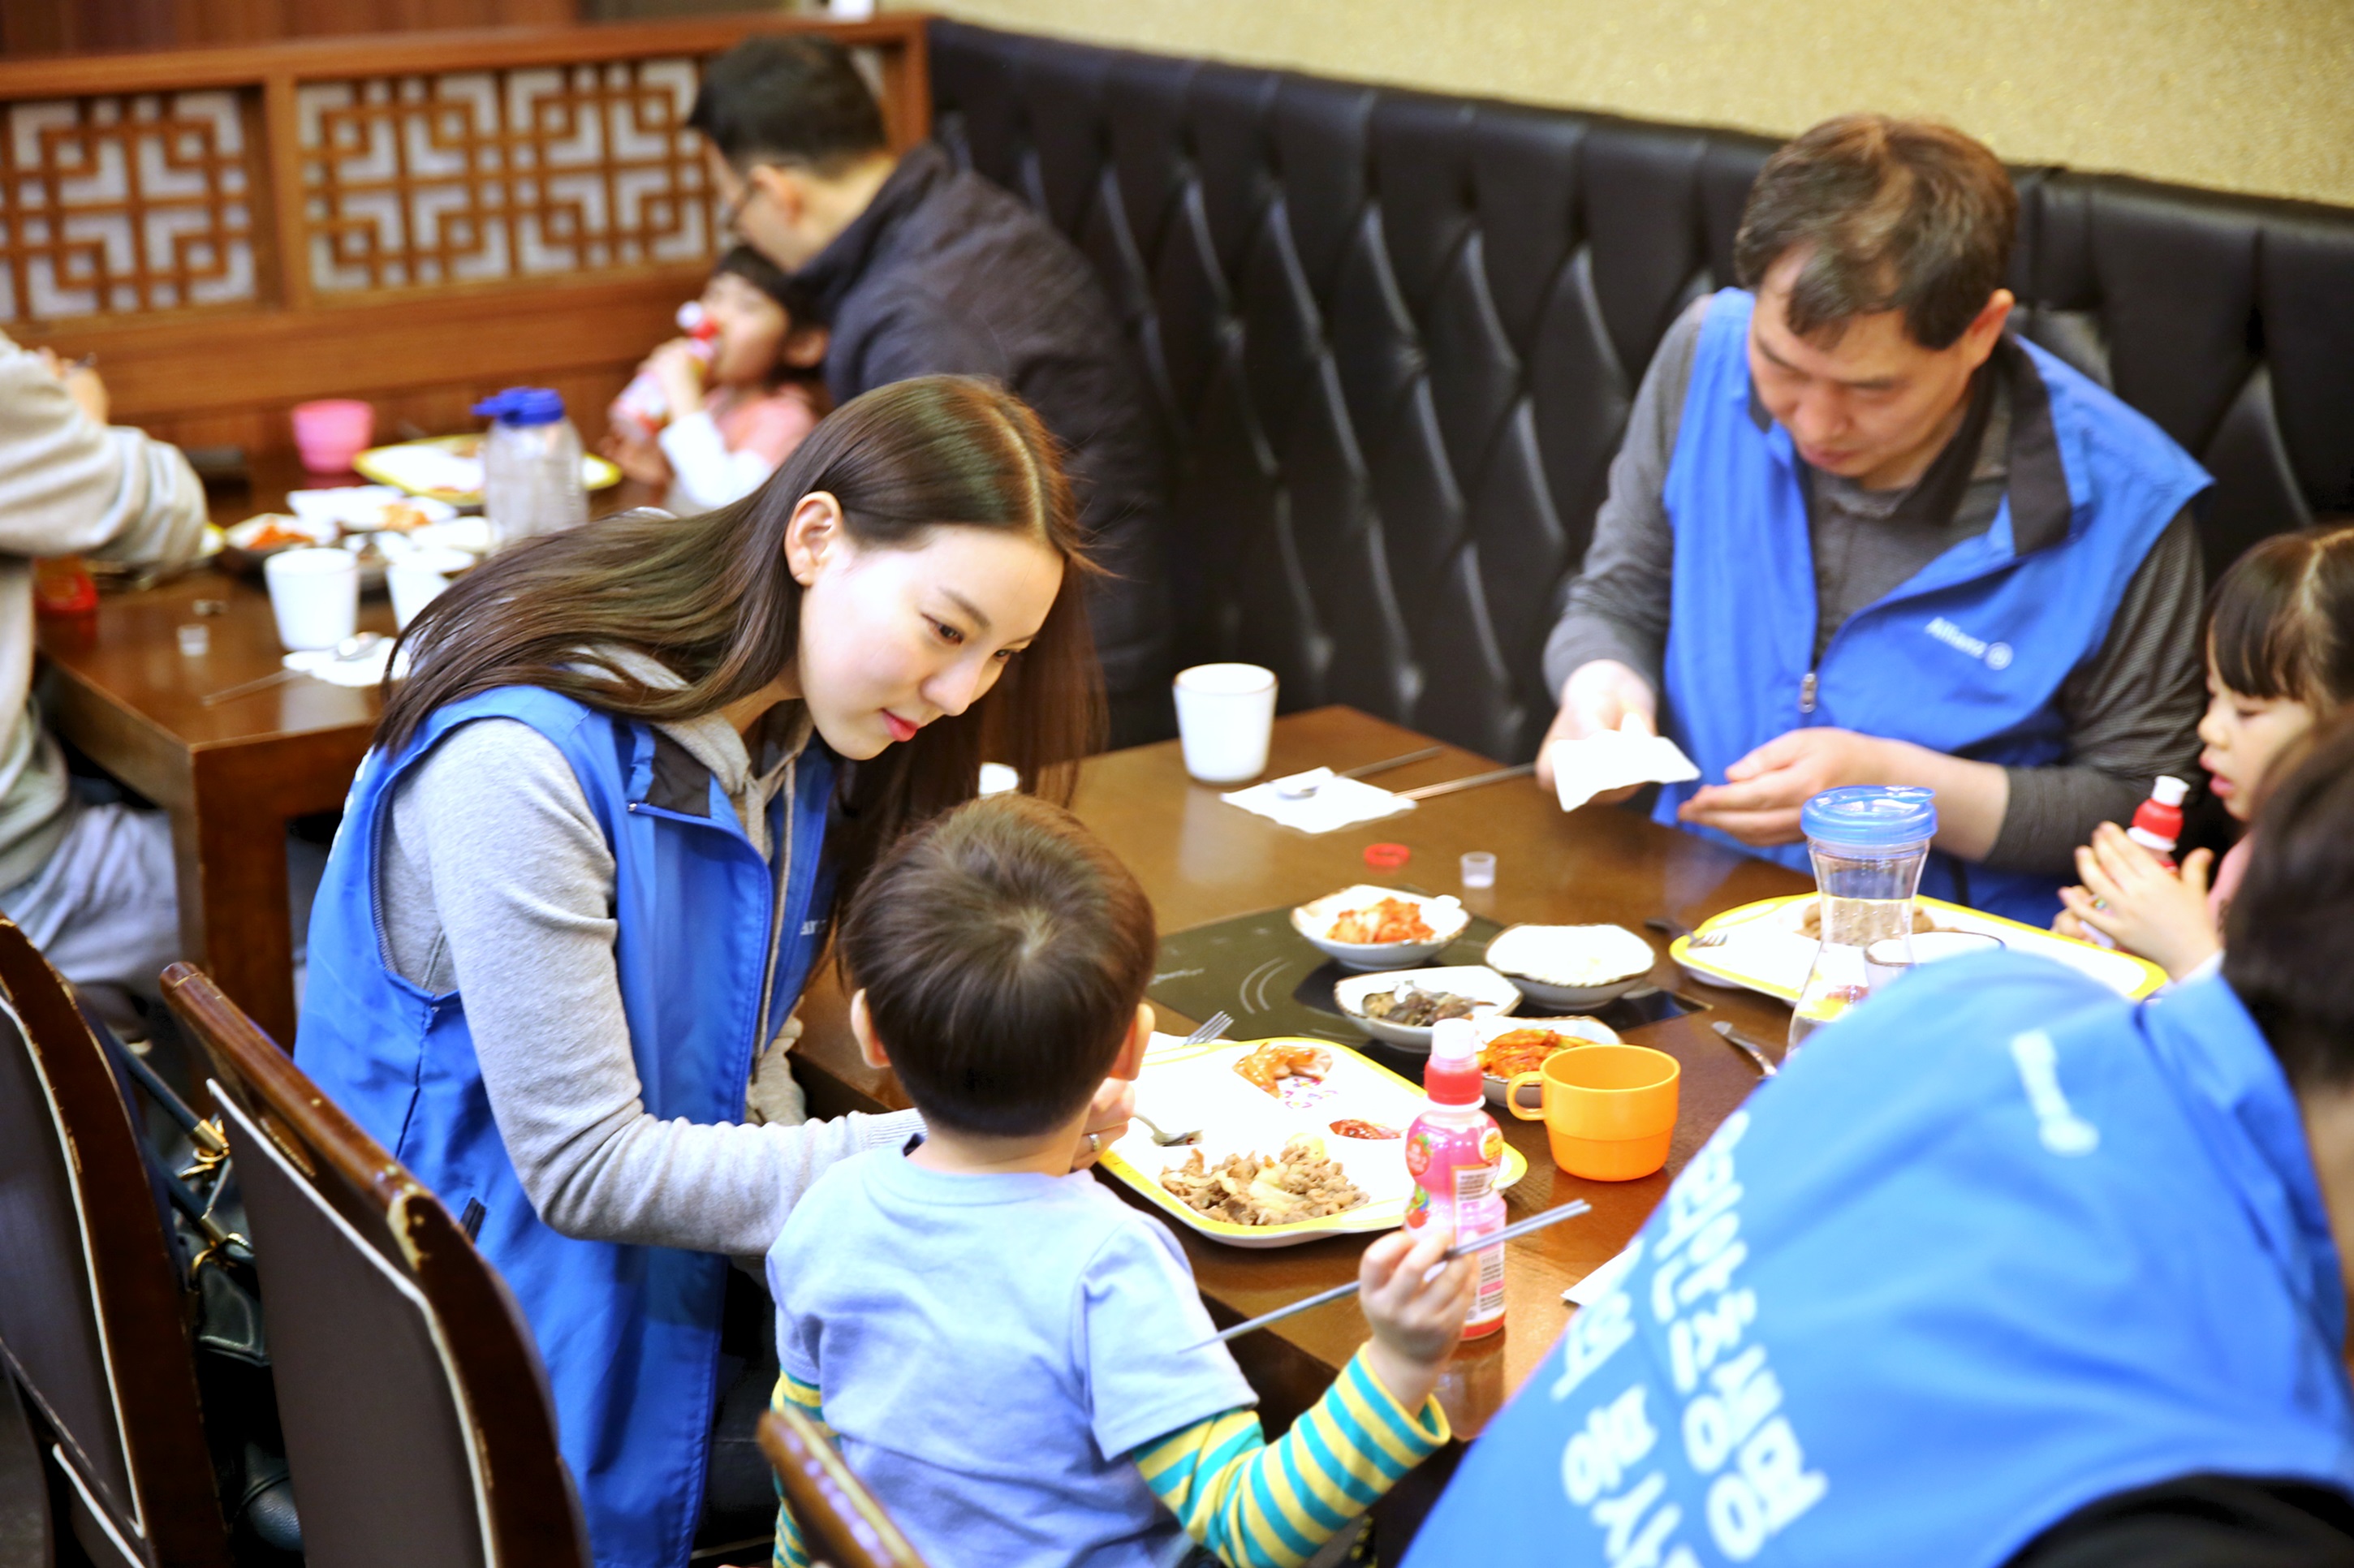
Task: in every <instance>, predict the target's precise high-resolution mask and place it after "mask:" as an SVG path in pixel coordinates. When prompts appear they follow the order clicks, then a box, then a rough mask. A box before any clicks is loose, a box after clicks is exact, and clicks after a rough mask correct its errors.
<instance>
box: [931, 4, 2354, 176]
mask: <svg viewBox="0 0 2354 1568" xmlns="http://www.w3.org/2000/svg"><path fill="white" fill-rule="evenodd" d="M928 8H929V9H933V10H938V11H944V12H948V13H950V14H953V15H956V16H963V17H965V18H968V19H970V20H972V21H976V22H983V23H988V24H991V25H993V26H1004V27H1012V28H1016V29H1019V30H1022V31H1025V32H1039V33H1056V34H1062V35H1065V36H1067V37H1079V38H1087V39H1090V40H1094V41H1097V42H1102V43H1113V44H1122V45H1127V46H1130V47H1133V48H1143V49H1153V50H1158V51H1161V52H1164V53H1179V54H1198V55H1209V56H1214V57H1217V58H1225V59H1232V60H1239V61H1245V62H1248V63H1252V64H1259V65H1276V66H1286V67H1291V68H1296V69H1301V70H1310V71H1315V72H1319V73H1320V74H1323V75H1328V76H1340V77H1349V78H1353V79H1363V80H1374V81H1394V82H1402V83H1407V84H1411V85H1414V86H1417V87H1426V88H1430V89H1433V90H1440V91H1452V92H1464V93H1476V94H1480V95H1485V96H1491V97H1500V98H1512V99H1520V100H1523V101H1533V102H1543V103H1558V104H1564V105H1567V106H1572V107H1577V108H1586V109H1600V110H1608V111H1615V112H1617V113H1623V114H1631V115H1638V116H1642V117H1644V118H1647V119H1655V120H1675V121H1685V122H1694V123H1704V124H1715V125H1734V126H1740V127H1742V128H1744V129H1748V130H1753V131H1762V132H1768V133H1774V134H1787V133H1788V132H1794V131H1797V130H1799V129H1802V128H1804V127H1805V126H1808V125H1810V124H1812V123H1814V122H1816V121H1818V120H1820V119H1822V118H1824V117H1825V116H1827V115H1830V114H1834V113H1838V112H1840V111H1844V110H1850V109H1865V108H1869V109H1880V110H1885V111H1890V112H1893V113H1903V114H1920V115H1928V116H1933V117H1935V118H1937V119H1941V120H1945V121H1948V122H1952V123H1953V124H1956V125H1958V126H1960V127H1961V128H1962V129H1963V130H1965V131H1967V132H1971V133H1972V134H1973V135H1976V136H1978V137H1979V138H1981V139H1983V140H1984V141H1986V142H1987V143H1989V144H1990V145H1992V146H1993V147H1994V149H1995V150H1996V151H1997V152H1998V153H1999V154H2001V155H2002V156H2003V157H2005V158H2007V159H2009V160H2011V161H2013V162H2015V163H2058V164H2070V165H2072V166H2073V167H2076V168H2080V169H2105V170H2119V171H2123V172H2126V173H2128V174H2136V175H2147V176H2148V177H2150V178H2152V179H2161V180H2173V181H2178V182H2180V183H2182V184H2186V185H2206V186H2209V187H2211V188H2215V189H2221V190H2239V191H2254V192H2261V193H2264V194H2266V195H2273V196H2303V197H2306V198H2308V199H2311V200H2317V201H2329V202H2338V203H2343V204H2347V205H2354V0H1437V3H1435V4H1434V3H1432V0H928Z"/></svg>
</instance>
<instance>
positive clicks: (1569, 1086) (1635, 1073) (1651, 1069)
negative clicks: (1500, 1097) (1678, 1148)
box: [1504, 1045, 1683, 1181]
mask: <svg viewBox="0 0 2354 1568" xmlns="http://www.w3.org/2000/svg"><path fill="white" fill-rule="evenodd" d="M1682 1077H1683V1067H1682V1065H1681V1064H1680V1063H1678V1062H1677V1060H1676V1059H1675V1058H1674V1057H1673V1056H1670V1055H1669V1054H1667V1053H1666V1052H1664V1051H1653V1050H1651V1049H1649V1047H1647V1046H1642V1045H1580V1046H1578V1047H1577V1048H1576V1049H1575V1050H1574V1051H1556V1052H1554V1053H1553V1054H1552V1055H1550V1056H1548V1057H1546V1058H1545V1062H1544V1065H1543V1067H1541V1068H1539V1069H1538V1070H1537V1071H1535V1072H1533V1073H1522V1074H1521V1075H1519V1076H1517V1077H1515V1078H1513V1079H1512V1081H1511V1083H1510V1084H1509V1085H1507V1086H1505V1089H1504V1104H1505V1106H1506V1107H1507V1108H1509V1109H1510V1110H1511V1113H1512V1114H1513V1115H1514V1116H1516V1117H1518V1118H1521V1119H1522V1121H1543V1123H1544V1124H1545V1140H1546V1141H1547V1142H1548V1143H1550V1144H1552V1145H1553V1163H1554V1164H1556V1165H1558V1166H1560V1167H1561V1168H1562V1169H1563V1170H1564V1171H1568V1172H1569V1173H1570V1174H1571V1175H1573V1176H1583V1177H1585V1178H1586V1179H1587V1180H1589V1181H1635V1180H1637V1179H1638V1178H1639V1177H1644V1176H1649V1174H1650V1173H1651V1172H1652V1171H1657V1170H1659V1168H1660V1167H1661V1166H1663V1165H1665V1164H1666V1163H1667V1162H1668V1145H1669V1143H1670V1140H1671V1139H1674V1137H1675V1133H1676V1098H1677V1086H1678V1085H1679V1083H1680V1082H1681V1080H1682ZM1523 1084H1534V1085H1536V1086H1538V1088H1539V1089H1540V1091H1541V1092H1542V1095H1541V1099H1540V1102H1539V1108H1537V1109H1534V1110H1531V1109H1530V1108H1528V1107H1525V1106H1523V1105H1522V1104H1521V1086H1522V1085H1523Z"/></svg>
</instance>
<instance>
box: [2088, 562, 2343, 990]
mask: <svg viewBox="0 0 2354 1568" xmlns="http://www.w3.org/2000/svg"><path fill="white" fill-rule="evenodd" d="M2207 689H2208V692H2209V693H2210V700H2209V702H2208V705H2207V715H2206V717H2204V718H2202V719H2201V720H2200V722H2199V738H2200V740H2201V741H2203V742H2205V743H2206V749H2205V750H2203V751H2201V752H2200V755H2199V765H2200V767H2201V768H2205V769H2206V770H2207V776H2208V789H2209V790H2210V792H2211V793H2212V794H2213V795H2214V797H2215V799H2216V800H2218V801H2220V802H2221V804H2222V807H2223V809H2224V810H2226V811H2228V812H2230V813H2231V814H2232V818H2233V819H2234V820H2236V821H2242V822H2245V821H2248V820H2249V819H2250V818H2251V817H2253V815H2254V814H2255V809H2256V804H2257V801H2258V800H2259V798H2260V797H2261V795H2262V793H2263V789H2264V780H2265V778H2266V776H2267V775H2268V774H2270V773H2272V772H2273V771H2274V765H2275V764H2276V763H2277V762H2279V761H2280V759H2281V758H2283V757H2285V756H2288V755H2290V754H2292V753H2293V752H2295V751H2296V750H2297V749H2298V748H2299V747H2301V746H2302V745H2303V744H2304V742H2305V740H2306V736H2309V735H2310V734H2311V732H2312V731H2313V729H2314V727H2315V726H2317V724H2319V723H2320V722H2322V721H2323V720H2324V719H2326V718H2327V717H2328V716H2330V715H2332V714H2335V713H2337V712H2338V710H2340V709H2341V708H2344V707H2345V706H2347V705H2349V703H2354V524H2344V523H2339V524H2333V525H2325V526H2322V527H2317V528H2308V529H2305V530H2303V531H2302V532H2299V533H2294V534H2282V535H2275V536H2274V537H2273V538H2270V539H2266V540H2265V541H2264V542H2263V543H2262V544H2260V545H2257V546H2254V547H2253V549H2251V550H2249V551H2248V553H2247V554H2245V555H2243V556H2241V557H2240V558H2239V559H2238V560H2237V561H2235V562H2233V563H2232V568H2231V570H2229V571H2227V572H2225V573H2224V574H2223V577H2222V579H2221V581H2220V582H2218V583H2217V584H2216V585H2215V591H2214V593H2213V595H2212V596H2211V599H2210V601H2209V605H2208V614H2207ZM2248 850H2249V841H2248V840H2247V839H2245V838H2243V839H2242V840H2241V841H2240V842H2238V843H2237V844H2234V845H2233V846H2232V849H2231V850H2230V851H2229V852H2228V853H2225V854H2224V855H2223V857H2222V859H2221V862H2220V863H2219V862H2217V861H2216V860H2215V858H2214V856H2213V855H2212V854H2211V853H2210V852H2208V851H2206V850H2203V849H2198V850H2192V851H2191V852H2190V853H2189V854H2188V855H2186V856H2184V857H2183V861H2182V865H2181V869H2180V871H2179V874H2178V873H2176V872H2174V871H2171V870H2169V869H2168V867H2167V865H2166V864H2165V863H2164V862H2162V861H2161V860H2160V859H2159V858H2158V856H2157V855H2155V854H2153V853H2150V852H2149V851H2148V850H2147V849H2145V848H2143V847H2142V846H2141V845H2139V844H2137V843H2135V842H2132V841H2131V840H2130V839H2128V838H2127V837H2126V833H2125V831H2124V830H2123V829H2121V828H2119V827H2118V826H2117V825H2116V824H2115V823H2114V822H2104V823H2103V824H2102V825H2101V826H2100V828H2099V829H2098V830H2097V831H2096V832H2094V835H2093V842H2091V843H2089V844H2087V845H2085V846H2084V847H2083V848H2081V849H2079V850H2077V852H2076V870H2077V874H2078V875H2080V876H2082V877H2083V878H2084V883H2083V885H2081V886H2076V887H2066V888H2062V889H2061V892H2060V899H2061V902H2062V903H2063V904H2065V905H2066V906H2067V908H2066V910H2065V911H2064V912H2062V915H2061V916H2060V917H2059V918H2058V919H2057V920H2056V921H2054V922H2053V923H2052V929H2053V930H2055V931H2058V932H2060V933H2061V934H2062V935H2063V936H2070V937H2075V936H2082V935H2084V931H2085V930H2086V928H2088V927H2089V928H2090V929H2092V930H2094V931H2098V932H2100V933H2101V934H2102V935H2104V936H2106V937H2108V938H2110V939H2112V940H2113V941H2114V942H2115V944H2116V945H2117V946H2118V947H2119V948H2123V949H2124V950H2125V951H2126V952H2129V953H2137V954H2139V955H2140V956H2141V957H2143V958H2146V959H2149V960H2150V961H2151V962H2152V963H2154V964H2157V965H2158V967H2159V968H2161V969H2165V970H2166V972H2167V973H2168V975H2170V976H2172V977H2173V978H2174V979H2175V980H2182V979H2183V978H2185V977H2186V976H2189V975H2190V974H2193V973H2195V972H2197V971H2199V970H2200V969H2202V968H2203V967H2204V966H2206V965H2208V964H2210V963H2211V962H2212V961H2213V960H2214V959H2215V957H2216V955H2217V954H2219V953H2220V952H2221V950H2222V946H2223V937H2222V927H2223V911H2224V908H2225V906H2227V905H2229V903H2230V902H2231V897H2232V889H2233V888H2234V887H2235V886H2236V885H2238V882H2239V876H2240V871H2241V868H2242V867H2243V866H2244V865H2245V864H2246V863H2247V858H2248Z"/></svg>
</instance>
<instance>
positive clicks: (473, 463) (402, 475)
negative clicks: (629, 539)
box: [352, 432, 621, 506]
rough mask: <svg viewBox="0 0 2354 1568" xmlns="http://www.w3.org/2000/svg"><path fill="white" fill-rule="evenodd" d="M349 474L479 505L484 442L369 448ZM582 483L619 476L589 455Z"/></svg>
mask: <svg viewBox="0 0 2354 1568" xmlns="http://www.w3.org/2000/svg"><path fill="white" fill-rule="evenodd" d="M352 471H354V472H355V473H361V474H365V475H366V476H367V477H368V478H370V479H372V480H375V481H376V482H377V483H378V484H389V485H392V486H393V487H395V488H396V489H399V490H405V491H407V492H408V493H409V494H411V495H422V496H427V497H429V498H431V499H432V500H435V501H446V502H448V503H450V504H451V505H452V506H480V505H481V504H482V435H481V433H480V432H474V433H472V434H468V435H459V436H428V437H426V438H425V439H424V440H414V441H402V442H401V443H399V444H398V446H389V447H370V448H369V449H368V450H366V451H364V452H362V453H360V455H359V456H357V457H355V458H354V459H353V460H352ZM580 482H581V484H582V486H583V487H585V488H587V489H589V490H608V489H610V488H611V487H612V486H614V485H617V484H619V483H620V482H621V471H620V469H619V468H618V467H616V466H615V465H614V464H612V463H611V462H610V461H606V460H605V459H603V458H600V457H599V456H598V455H597V454H596V453H594V452H590V453H588V454H587V455H586V456H584V457H582V458H581V460H580Z"/></svg>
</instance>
